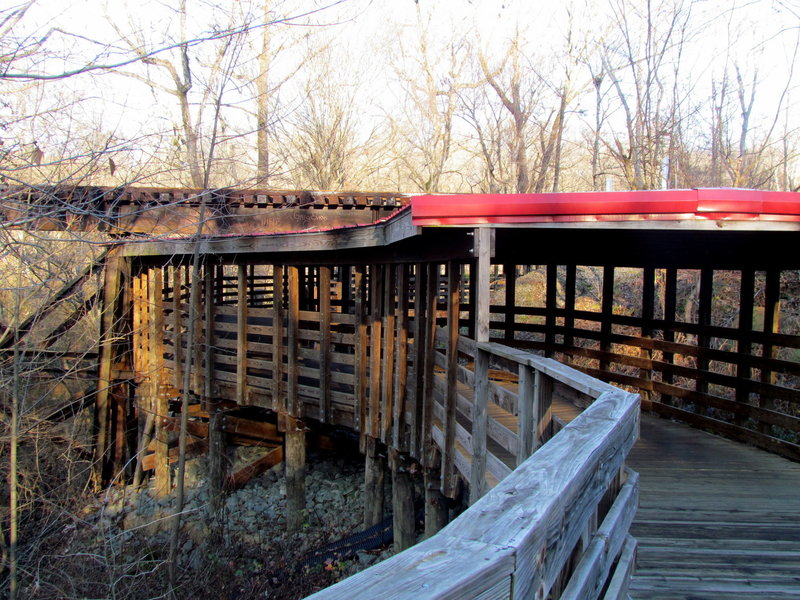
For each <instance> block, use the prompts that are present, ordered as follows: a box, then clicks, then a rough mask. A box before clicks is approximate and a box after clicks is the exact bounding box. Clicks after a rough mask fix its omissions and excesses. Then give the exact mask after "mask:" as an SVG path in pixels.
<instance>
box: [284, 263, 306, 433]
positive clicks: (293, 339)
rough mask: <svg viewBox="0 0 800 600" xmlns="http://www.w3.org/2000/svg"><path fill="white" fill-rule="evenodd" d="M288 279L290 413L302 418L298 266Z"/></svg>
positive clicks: (287, 370) (287, 330) (287, 342)
mask: <svg viewBox="0 0 800 600" xmlns="http://www.w3.org/2000/svg"><path fill="white" fill-rule="evenodd" d="M287 269H288V272H289V278H288V287H289V290H288V298H289V302H288V310H287V321H286V322H287V326H286V340H287V341H286V360H287V368H286V374H287V396H288V398H287V403H288V413H289V414H290V415H291V416H293V417H295V418H300V417H301V416H302V411H303V407H302V403H301V402H300V398H299V391H298V385H299V381H298V372H297V370H298V367H299V364H298V362H299V361H298V356H297V350H298V329H299V314H298V313H299V311H300V271H299V269H298V267H296V266H290V267H287Z"/></svg>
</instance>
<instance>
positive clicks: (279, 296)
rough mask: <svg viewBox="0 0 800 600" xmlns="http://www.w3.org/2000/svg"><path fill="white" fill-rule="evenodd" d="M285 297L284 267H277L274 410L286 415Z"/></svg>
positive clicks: (274, 273)
mask: <svg viewBox="0 0 800 600" xmlns="http://www.w3.org/2000/svg"><path fill="white" fill-rule="evenodd" d="M283 295H284V286H283V266H282V265H275V266H273V268H272V408H273V410H275V411H277V412H284V413H285V412H286V411H287V410H288V404H287V402H286V393H285V386H284V383H283V375H284V373H285V370H284V365H283V357H284V350H285V346H284V344H283V322H284V319H285V315H284V312H285V311H284V309H283Z"/></svg>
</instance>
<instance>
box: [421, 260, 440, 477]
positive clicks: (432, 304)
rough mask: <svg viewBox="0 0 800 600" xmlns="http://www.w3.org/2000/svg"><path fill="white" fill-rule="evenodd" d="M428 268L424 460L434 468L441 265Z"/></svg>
mask: <svg viewBox="0 0 800 600" xmlns="http://www.w3.org/2000/svg"><path fill="white" fill-rule="evenodd" d="M426 268H427V291H426V294H425V318H426V319H427V327H426V329H427V333H426V335H425V352H424V364H423V380H424V393H423V397H422V424H421V432H422V460H423V461H424V462H423V465H424V466H426V467H431V466H433V465H432V464H431V463H432V462H433V461H432V455H431V450H432V447H433V439H432V437H431V432H432V427H431V425H432V423H433V391H434V385H435V382H434V378H433V372H434V365H435V359H436V357H435V354H436V353H435V349H436V304H437V296H438V293H439V265H438V264H436V263H428V264H427V265H426Z"/></svg>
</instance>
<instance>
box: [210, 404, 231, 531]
mask: <svg viewBox="0 0 800 600" xmlns="http://www.w3.org/2000/svg"><path fill="white" fill-rule="evenodd" d="M225 454H226V452H225V415H224V413H223V412H222V411H221V410H220V409H219V407H218V406H213V407H212V408H211V414H210V419H209V422H208V502H209V508H210V511H211V513H212V515H216V514H217V513H218V512H219V511H220V509H222V500H223V495H224V485H225V478H226V476H227V473H226V468H225V467H226V464H227V460H226V456H225Z"/></svg>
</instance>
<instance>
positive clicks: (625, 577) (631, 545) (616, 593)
mask: <svg viewBox="0 0 800 600" xmlns="http://www.w3.org/2000/svg"><path fill="white" fill-rule="evenodd" d="M636 546H637V543H636V539H635V538H634V537H632V536H631V535H628V536H626V537H625V545H624V546H623V547H622V552H620V555H619V561H618V563H617V566H616V568H615V569H614V574H613V576H612V577H611V581H610V582H609V584H608V588H607V589H606V593H605V594H603V600H625V598H629V597H630V596H628V587H629V586H630V581H631V577H632V576H633V571H634V567H635V565H636Z"/></svg>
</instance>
